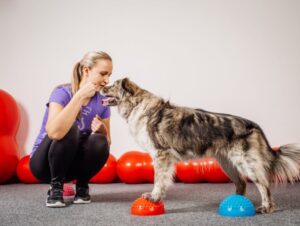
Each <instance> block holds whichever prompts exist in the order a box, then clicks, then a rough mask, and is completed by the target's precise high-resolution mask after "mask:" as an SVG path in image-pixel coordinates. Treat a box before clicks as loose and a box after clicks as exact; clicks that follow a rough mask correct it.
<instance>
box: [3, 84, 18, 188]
mask: <svg viewBox="0 0 300 226" xmlns="http://www.w3.org/2000/svg"><path fill="white" fill-rule="evenodd" d="M19 122H20V113H19V109H18V105H17V103H16V101H15V100H14V98H13V97H12V96H11V95H10V94H8V93H7V92H5V91H4V90H0V184H2V183H5V182H7V181H8V180H9V179H10V178H12V176H13V175H14V173H15V170H16V167H17V164H18V161H19V157H18V153H19V152H18V146H17V143H16V133H17V130H18V127H19Z"/></svg>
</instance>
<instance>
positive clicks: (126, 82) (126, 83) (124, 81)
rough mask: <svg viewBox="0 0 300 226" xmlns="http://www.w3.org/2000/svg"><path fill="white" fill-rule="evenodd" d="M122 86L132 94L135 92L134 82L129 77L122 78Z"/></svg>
mask: <svg viewBox="0 0 300 226" xmlns="http://www.w3.org/2000/svg"><path fill="white" fill-rule="evenodd" d="M122 88H123V89H124V90H125V91H126V92H127V93H129V94H130V95H132V96H133V95H134V93H135V89H134V86H133V83H132V82H131V81H130V80H129V78H124V79H122Z"/></svg>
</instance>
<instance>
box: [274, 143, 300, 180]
mask: <svg viewBox="0 0 300 226" xmlns="http://www.w3.org/2000/svg"><path fill="white" fill-rule="evenodd" d="M272 179H273V182H275V184H278V183H287V182H291V183H293V182H295V181H298V180H300V144H287V145H283V146H280V147H279V149H278V150H277V151H276V157H275V160H274V162H273V170H272Z"/></svg>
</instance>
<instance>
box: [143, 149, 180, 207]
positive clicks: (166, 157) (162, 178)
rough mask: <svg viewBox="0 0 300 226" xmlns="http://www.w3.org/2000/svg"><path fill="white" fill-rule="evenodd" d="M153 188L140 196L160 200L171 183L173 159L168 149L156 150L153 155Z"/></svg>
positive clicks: (155, 200) (153, 200) (154, 200)
mask: <svg viewBox="0 0 300 226" xmlns="http://www.w3.org/2000/svg"><path fill="white" fill-rule="evenodd" d="M153 161H154V188H153V190H152V192H146V193H144V194H143V195H142V196H143V197H144V198H146V199H148V200H150V201H152V202H158V201H160V200H161V199H162V198H163V197H164V196H165V194H166V191H167V188H168V186H169V185H171V184H172V183H173V174H174V163H175V159H174V157H173V156H172V154H170V153H169V152H168V151H157V154H156V156H155V157H154V160H153Z"/></svg>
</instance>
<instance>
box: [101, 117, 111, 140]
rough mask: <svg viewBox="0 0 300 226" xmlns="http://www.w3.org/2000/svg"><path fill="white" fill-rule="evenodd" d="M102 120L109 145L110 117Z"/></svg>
mask: <svg viewBox="0 0 300 226" xmlns="http://www.w3.org/2000/svg"><path fill="white" fill-rule="evenodd" d="M102 122H103V123H104V125H105V128H106V137H107V141H108V144H109V145H111V136H110V118H106V119H102Z"/></svg>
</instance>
